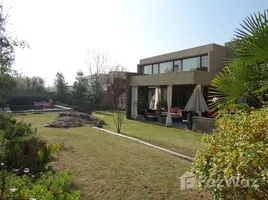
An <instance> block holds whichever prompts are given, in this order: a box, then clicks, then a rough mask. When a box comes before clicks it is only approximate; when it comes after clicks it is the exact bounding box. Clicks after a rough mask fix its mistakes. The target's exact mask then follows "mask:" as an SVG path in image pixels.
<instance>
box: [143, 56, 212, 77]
mask: <svg viewBox="0 0 268 200" xmlns="http://www.w3.org/2000/svg"><path fill="white" fill-rule="evenodd" d="M203 56H207V57H208V54H201V55H198V56H192V57H185V58H179V59H176V60H167V61H162V62H157V63H151V64H146V65H143V66H142V73H143V74H144V67H145V66H148V65H151V67H152V74H150V75H153V74H154V71H153V68H154V67H153V66H154V65H158V73H157V74H161V73H160V64H161V63H166V62H172V63H173V72H175V61H180V62H181V72H183V68H184V67H183V60H184V59H189V58H198V57H199V59H200V65H199V67H198V68H197V71H198V70H199V71H202V57H203ZM207 70H208V66H207ZM147 75H148V74H147Z"/></svg>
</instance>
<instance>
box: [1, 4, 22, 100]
mask: <svg viewBox="0 0 268 200" xmlns="http://www.w3.org/2000/svg"><path fill="white" fill-rule="evenodd" d="M6 23H7V15H5V14H4V12H3V7H2V5H1V4H0V93H1V96H2V97H3V94H4V92H6V91H8V90H10V89H11V87H13V86H14V81H13V78H12V74H13V70H12V68H11V67H12V64H13V63H14V61H15V51H14V48H15V47H25V46H27V43H26V42H25V41H18V40H17V39H13V38H12V37H11V36H9V35H8V33H7V31H6ZM0 98H1V97H0ZM1 102H2V103H3V102H4V101H3V100H1Z"/></svg>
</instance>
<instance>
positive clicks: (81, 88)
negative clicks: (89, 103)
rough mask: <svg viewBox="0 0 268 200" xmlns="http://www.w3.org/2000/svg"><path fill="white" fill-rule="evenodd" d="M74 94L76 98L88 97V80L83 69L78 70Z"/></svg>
mask: <svg viewBox="0 0 268 200" xmlns="http://www.w3.org/2000/svg"><path fill="white" fill-rule="evenodd" d="M72 94H73V97H74V98H76V99H82V100H84V99H86V98H87V97H88V80H87V79H86V78H85V77H84V73H83V72H82V71H78V72H77V74H76V78H75V82H74V85H73V92H72Z"/></svg>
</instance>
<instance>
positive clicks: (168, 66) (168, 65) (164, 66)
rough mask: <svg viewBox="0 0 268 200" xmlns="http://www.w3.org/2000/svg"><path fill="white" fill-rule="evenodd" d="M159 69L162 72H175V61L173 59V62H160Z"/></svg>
mask: <svg viewBox="0 0 268 200" xmlns="http://www.w3.org/2000/svg"><path fill="white" fill-rule="evenodd" d="M159 69H160V72H159V73H160V74H163V73H169V72H173V62H172V61H171V62H165V63H160V65H159Z"/></svg>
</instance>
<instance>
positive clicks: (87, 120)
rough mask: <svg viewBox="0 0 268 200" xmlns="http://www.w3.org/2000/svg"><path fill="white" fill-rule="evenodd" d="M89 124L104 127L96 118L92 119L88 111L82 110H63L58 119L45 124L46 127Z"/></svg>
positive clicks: (68, 126) (69, 126) (70, 126)
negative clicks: (83, 111) (81, 111)
mask: <svg viewBox="0 0 268 200" xmlns="http://www.w3.org/2000/svg"><path fill="white" fill-rule="evenodd" d="M88 124H92V125H93V126H97V127H102V125H101V124H100V123H99V122H98V121H95V120H92V118H91V117H90V115H88V114H87V113H80V112H61V113H59V115H58V118H57V120H56V121H53V122H50V123H48V124H46V125H45V127H50V128H72V127H81V126H85V125H88Z"/></svg>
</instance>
